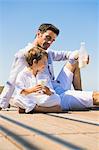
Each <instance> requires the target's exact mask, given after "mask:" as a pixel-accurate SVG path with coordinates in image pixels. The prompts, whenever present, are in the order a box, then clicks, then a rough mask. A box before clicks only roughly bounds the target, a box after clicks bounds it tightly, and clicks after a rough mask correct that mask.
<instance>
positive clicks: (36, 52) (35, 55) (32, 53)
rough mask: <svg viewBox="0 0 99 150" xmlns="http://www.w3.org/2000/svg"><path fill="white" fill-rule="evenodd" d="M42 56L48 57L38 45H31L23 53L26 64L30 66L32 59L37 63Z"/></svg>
mask: <svg viewBox="0 0 99 150" xmlns="http://www.w3.org/2000/svg"><path fill="white" fill-rule="evenodd" d="M44 56H46V57H47V58H48V54H47V52H46V51H45V50H43V49H42V48H40V47H33V48H31V49H30V50H29V51H28V53H27V54H26V55H25V58H26V61H27V63H28V65H29V66H32V65H33V61H34V60H35V62H36V63H38V61H39V60H41V59H42V57H44Z"/></svg>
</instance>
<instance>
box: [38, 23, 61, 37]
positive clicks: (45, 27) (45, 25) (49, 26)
mask: <svg viewBox="0 0 99 150" xmlns="http://www.w3.org/2000/svg"><path fill="white" fill-rule="evenodd" d="M38 30H39V31H40V32H41V33H44V32H46V31H47V30H51V31H53V32H54V33H55V34H56V35H57V36H58V34H59V29H58V28H57V27H55V26H54V25H52V24H49V23H43V24H41V25H40V26H39V29H38Z"/></svg>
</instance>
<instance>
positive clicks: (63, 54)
mask: <svg viewBox="0 0 99 150" xmlns="http://www.w3.org/2000/svg"><path fill="white" fill-rule="evenodd" d="M49 53H50V55H51V57H52V59H53V60H54V61H60V60H67V59H68V58H69V56H70V54H71V51H54V50H53V51H49Z"/></svg>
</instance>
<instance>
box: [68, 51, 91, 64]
mask: <svg viewBox="0 0 99 150" xmlns="http://www.w3.org/2000/svg"><path fill="white" fill-rule="evenodd" d="M78 58H79V50H75V51H73V52H71V54H70V55H69V62H70V63H71V64H75V63H76V62H77V61H78ZM87 64H89V55H88V58H87Z"/></svg>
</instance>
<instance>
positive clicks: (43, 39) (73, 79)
mask: <svg viewBox="0 0 99 150" xmlns="http://www.w3.org/2000/svg"><path fill="white" fill-rule="evenodd" d="M58 34H59V29H57V28H56V27H55V26H54V25H52V24H47V23H45V24H41V25H40V27H39V29H38V31H37V33H36V37H35V39H34V41H33V43H29V44H28V45H27V46H26V47H25V48H24V49H21V50H19V51H18V52H17V53H16V54H15V58H14V62H13V64H12V69H11V72H10V76H9V79H8V81H7V82H6V85H5V88H4V90H3V92H2V93H1V95H0V109H2V108H7V107H8V104H9V100H10V98H11V96H12V94H13V91H14V88H15V81H16V78H17V75H18V73H19V72H20V71H21V70H22V69H23V68H24V67H25V66H27V65H28V64H27V63H26V60H25V54H26V53H27V52H28V50H29V49H30V48H33V47H34V46H37V47H40V48H42V50H48V48H49V47H50V46H51V44H52V43H53V42H54V41H55V40H56V37H57V36H58ZM77 58H78V51H74V52H67V51H63V52H62V51H48V65H47V67H46V70H45V72H47V73H48V75H49V76H50V78H51V80H52V84H53V87H54V88H56V84H61V85H62V86H63V88H64V90H68V89H70V88H71V83H73V85H74V88H75V89H76V90H82V87H81V78H80V70H79V68H78V65H77V62H76V61H75V60H76V59H77ZM66 59H68V60H69V61H68V63H67V64H66V65H65V67H64V68H65V69H63V70H62V73H60V74H59V77H58V78H57V80H55V78H54V73H53V66H52V61H53V60H54V61H60V60H66ZM61 78H62V79H61ZM64 78H65V80H64ZM64 81H66V82H67V83H64Z"/></svg>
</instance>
